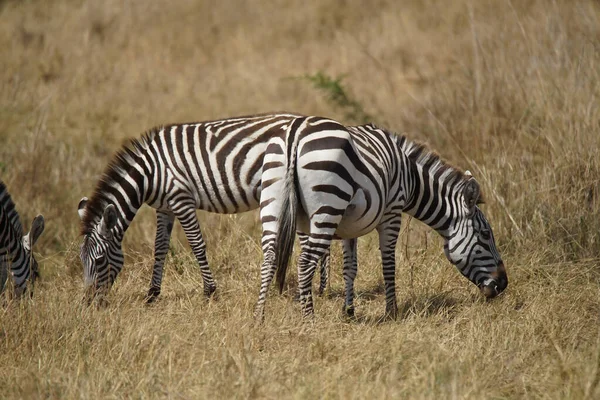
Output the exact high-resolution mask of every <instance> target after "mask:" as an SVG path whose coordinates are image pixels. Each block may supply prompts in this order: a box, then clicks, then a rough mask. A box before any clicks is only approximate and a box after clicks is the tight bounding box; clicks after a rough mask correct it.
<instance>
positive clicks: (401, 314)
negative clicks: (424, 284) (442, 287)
mask: <svg viewBox="0 0 600 400" xmlns="http://www.w3.org/2000/svg"><path fill="white" fill-rule="evenodd" d="M457 304H458V301H457V300H456V299H455V298H453V297H451V296H450V295H449V294H448V293H439V294H434V295H430V294H427V295H421V296H414V297H413V298H411V299H408V300H406V301H404V302H403V303H402V304H399V305H398V319H400V320H402V319H406V318H408V317H410V316H411V315H416V316H420V317H430V316H433V315H439V314H451V313H452V311H453V310H454V308H455V306H456V305H457Z"/></svg>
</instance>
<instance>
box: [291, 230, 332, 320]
mask: <svg viewBox="0 0 600 400" xmlns="http://www.w3.org/2000/svg"><path fill="white" fill-rule="evenodd" d="M331 239H332V237H331V235H329V234H318V235H313V236H309V237H308V240H307V242H306V246H305V247H304V248H303V249H302V252H301V253H300V259H299V260H298V292H299V294H300V307H301V309H302V316H304V317H309V316H312V315H313V314H314V308H313V297H312V280H313V277H314V275H315V270H316V269H317V264H318V263H319V260H321V259H323V257H324V256H325V254H326V253H327V252H328V251H329V246H331Z"/></svg>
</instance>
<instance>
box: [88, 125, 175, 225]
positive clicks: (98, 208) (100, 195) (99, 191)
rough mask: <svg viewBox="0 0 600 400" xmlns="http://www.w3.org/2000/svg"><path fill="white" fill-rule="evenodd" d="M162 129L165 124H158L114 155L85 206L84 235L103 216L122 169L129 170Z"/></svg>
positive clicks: (130, 141) (131, 140)
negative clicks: (111, 189)
mask: <svg viewBox="0 0 600 400" xmlns="http://www.w3.org/2000/svg"><path fill="white" fill-rule="evenodd" d="M162 129H163V126H157V127H154V128H152V129H150V130H148V131H147V132H145V133H144V134H143V135H142V136H141V137H140V138H133V139H130V140H129V141H128V142H127V143H125V144H124V145H123V146H122V147H121V148H120V149H119V150H117V152H116V153H115V154H114V155H113V157H112V159H111V161H110V162H109V163H108V165H107V166H106V169H105V170H104V173H103V174H102V177H101V178H100V179H99V180H98V183H97V184H96V188H95V189H94V193H93V194H92V197H90V199H89V200H88V202H87V204H86V206H85V213H84V216H83V218H82V220H81V234H82V235H85V234H89V233H90V232H91V231H92V230H93V229H94V227H95V226H96V224H97V223H98V221H99V220H100V219H101V218H102V215H103V213H104V209H105V208H106V206H107V205H108V204H109V198H108V196H107V193H108V192H110V190H109V189H110V188H111V187H112V185H113V183H114V182H115V181H119V180H120V177H121V176H122V171H127V170H128V169H129V168H130V167H131V165H132V164H134V163H135V162H136V161H135V160H136V159H137V158H139V156H141V155H142V154H144V152H145V151H146V150H147V148H148V145H149V144H150V143H151V142H152V141H153V140H154V138H155V136H156V134H157V133H158V132H160V131H161V130H162Z"/></svg>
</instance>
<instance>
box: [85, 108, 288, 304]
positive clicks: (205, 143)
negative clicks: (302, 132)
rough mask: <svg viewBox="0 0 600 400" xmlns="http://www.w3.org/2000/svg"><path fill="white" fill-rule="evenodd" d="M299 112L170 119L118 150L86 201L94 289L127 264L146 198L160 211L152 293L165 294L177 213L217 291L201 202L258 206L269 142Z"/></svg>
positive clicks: (88, 269)
mask: <svg viewBox="0 0 600 400" xmlns="http://www.w3.org/2000/svg"><path fill="white" fill-rule="evenodd" d="M297 117H298V116H297V115H293V114H283V113H281V114H270V115H255V116H246V117H239V118H230V119H224V120H217V121H208V122H199V123H189V124H178V125H169V126H165V127H159V128H154V129H152V130H150V131H149V132H147V133H146V134H145V135H143V136H142V138H141V139H136V140H132V141H131V143H130V144H129V145H127V146H124V147H123V148H122V149H121V150H120V151H118V152H117V153H116V155H115V156H114V158H113V160H112V162H111V163H110V164H109V165H108V167H107V169H106V170H105V172H104V174H103V176H102V178H101V179H100V181H99V182H98V183H97V185H96V188H95V191H94V194H93V195H92V197H91V198H90V199H89V200H88V199H87V198H85V197H84V198H83V199H81V201H80V203H79V206H78V213H79V216H80V218H81V220H82V235H83V236H84V238H83V243H82V245H81V251H80V257H81V261H82V263H83V266H84V268H83V270H84V281H85V285H86V292H87V294H88V295H93V294H96V293H97V292H104V291H106V289H108V288H109V287H110V286H111V285H112V283H113V282H114V280H115V279H116V277H117V275H118V273H119V272H120V270H121V268H122V266H123V252H122V249H121V242H122V240H123V236H124V235H125V231H126V230H127V228H128V227H129V225H130V224H131V222H132V220H133V218H134V217H135V215H136V213H137V211H138V209H139V208H140V207H141V206H142V205H143V204H144V203H145V204H148V205H149V206H151V207H153V208H155V209H156V210H157V212H156V221H157V228H156V240H155V261H154V267H153V273H152V280H151V284H150V289H149V291H148V300H149V301H152V300H153V299H154V298H156V296H158V295H159V294H160V288H161V281H162V272H163V264H164V261H165V257H166V254H167V251H168V245H169V240H170V236H171V231H172V229H173V223H174V220H175V218H177V219H178V220H179V222H180V223H181V226H182V227H183V230H184V232H185V235H186V237H187V240H188V242H189V244H190V246H191V248H192V251H193V253H194V255H195V257H196V259H197V261H198V264H199V266H200V271H201V275H202V279H203V284H204V293H205V294H206V295H207V296H210V295H211V294H212V293H213V292H214V291H215V289H216V283H215V280H214V278H213V275H212V273H211V271H210V269H209V267H208V262H207V259H206V246H205V243H204V240H203V237H202V233H201V231H200V226H199V224H198V220H197V217H196V209H201V210H205V211H210V212H216V213H238V212H243V211H248V210H252V209H256V208H258V207H259V205H260V202H259V199H260V192H261V183H262V170H263V167H264V166H263V156H264V154H265V150H266V147H267V145H268V144H269V142H270V141H272V140H273V138H276V137H284V135H285V132H286V130H287V127H288V125H289V124H290V123H291V122H292V121H294V120H295V119H296V118H297ZM266 166H267V167H268V165H266ZM267 184H268V182H267ZM89 299H90V300H91V297H90V298H89Z"/></svg>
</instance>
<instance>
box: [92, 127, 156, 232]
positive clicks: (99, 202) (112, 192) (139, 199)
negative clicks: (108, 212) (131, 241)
mask: <svg viewBox="0 0 600 400" xmlns="http://www.w3.org/2000/svg"><path fill="white" fill-rule="evenodd" d="M153 135H154V132H150V133H148V134H146V135H144V136H143V137H142V138H141V139H139V140H134V141H132V143H130V145H128V146H125V147H123V148H122V149H121V150H119V151H118V152H117V153H116V154H115V156H114V158H113V160H112V161H111V163H110V164H109V166H108V167H107V168H106V170H105V171H104V174H103V175H102V178H101V179H100V181H99V182H98V184H97V186H96V189H95V190H94V194H93V195H92V197H91V198H90V200H89V202H88V204H87V205H86V214H85V217H84V219H83V222H82V231H83V233H84V234H85V233H89V232H91V231H92V230H94V229H95V228H96V227H97V225H98V223H99V222H100V221H101V219H102V215H103V213H104V210H105V208H106V207H107V206H108V205H110V204H112V205H113V206H114V207H115V208H116V211H117V216H118V221H117V224H116V225H115V227H114V228H113V231H112V234H113V235H114V238H115V240H116V241H117V242H119V243H120V242H121V241H122V240H123V236H124V235H125V232H126V231H127V228H129V225H130V224H131V222H132V221H133V219H134V217H135V215H136V214H137V212H138V210H139V209H140V207H141V206H142V204H143V203H144V202H145V199H146V198H147V197H148V195H147V194H148V191H149V190H150V187H149V185H150V182H152V179H151V177H152V175H153V174H154V171H155V169H154V167H153V164H152V163H151V162H149V159H150V157H148V154H147V152H146V151H145V150H146V149H147V148H148V144H149V143H150V141H151V140H152V138H153Z"/></svg>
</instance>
